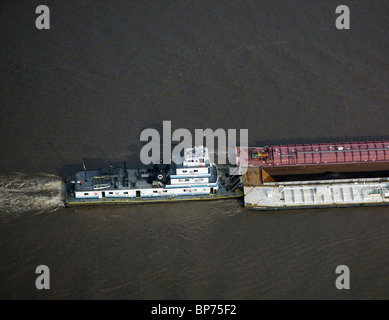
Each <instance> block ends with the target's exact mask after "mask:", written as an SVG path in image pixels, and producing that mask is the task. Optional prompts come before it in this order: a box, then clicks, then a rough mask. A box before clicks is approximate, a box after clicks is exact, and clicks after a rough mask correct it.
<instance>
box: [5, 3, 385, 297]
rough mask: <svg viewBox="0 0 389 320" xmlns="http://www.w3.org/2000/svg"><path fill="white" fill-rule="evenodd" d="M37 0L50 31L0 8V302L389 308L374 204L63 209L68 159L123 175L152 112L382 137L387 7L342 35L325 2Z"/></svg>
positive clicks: (305, 137) (257, 131)
mask: <svg viewBox="0 0 389 320" xmlns="http://www.w3.org/2000/svg"><path fill="white" fill-rule="evenodd" d="M44 4H46V5H47V6H48V7H49V8H50V29H49V30H37V28H36V27H35V19H36V18H37V17H38V14H36V13H35V8H36V6H37V5H38V4H37V3H36V2H34V1H22V0H12V1H11V0H5V1H2V2H1V4H0V35H1V36H0V43H1V46H0V62H1V63H0V298H1V299H388V298H389V268H388V265H389V235H388V230H389V207H371V208H346V209H315V210H308V209H307V210H290V211H283V212H254V211H248V210H246V209H244V208H243V201H242V200H227V201H215V202H194V203H188V202H186V203H173V204H142V205H131V206H110V207H84V208H65V207H64V206H63V188H64V183H63V181H64V179H65V178H66V176H68V175H70V174H71V173H73V171H74V170H76V169H80V168H82V166H81V159H83V158H85V159H86V163H87V166H88V167H89V168H90V169H92V168H98V167H100V166H104V165H107V164H108V163H114V162H122V161H126V162H127V166H128V167H138V166H140V165H141V161H140V158H139V154H140V150H141V149H142V147H143V146H144V145H145V143H146V142H142V141H140V135H141V132H142V131H143V130H144V129H147V128H154V129H157V130H158V131H159V132H161V133H162V123H163V121H164V120H167V121H171V126H172V130H173V131H174V130H176V129H179V128H186V129H188V130H190V132H191V133H192V134H193V133H194V130H195V129H206V128H211V129H212V130H216V129H218V128H222V129H225V130H227V129H237V130H239V129H248V132H249V135H248V136H249V145H250V146H261V145H271V144H280V143H302V142H306V143H308V142H333V141H350V140H351V141H354V140H363V139H389V132H388V119H389V108H388V102H389V91H388V87H389V72H388V71H389V55H388V52H389V25H388V15H389V2H388V1H385V0H372V1H362V0H361V1H352V2H350V3H349V8H350V18H351V19H350V22H351V24H350V25H351V28H350V29H349V30H338V29H337V28H336V26H335V20H336V18H337V17H338V16H339V15H337V14H336V13H335V9H336V7H337V6H338V5H341V4H343V3H341V2H339V1H333V0H328V1H327V0H326V1H324V0H323V1H318V0H315V1H313V0H302V1H297V0H276V1H261V0H245V1H220V0H215V1H201V0H200V1H188V0H182V1H170V0H166V1H154V0H150V1H130V0H129V1H108V0H106V1H103V0H93V1H92V0H82V1H81V0H80V1H71V0H67V1H50V0H47V1H45V3H44ZM164 143H166V141H165V142H164ZM161 144H163V142H162V141H161ZM39 265H46V266H48V267H49V269H50V289H49V290H37V289H36V287H35V280H36V278H37V277H38V275H37V274H36V273H35V269H36V267H37V266H39ZM339 265H346V266H348V267H349V270H350V290H338V289H337V288H336V286H335V280H336V278H337V277H338V276H339V275H338V274H336V273H335V269H336V267H337V266H339Z"/></svg>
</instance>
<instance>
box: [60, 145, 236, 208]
mask: <svg viewBox="0 0 389 320" xmlns="http://www.w3.org/2000/svg"><path fill="white" fill-rule="evenodd" d="M83 165H84V170H80V171H77V172H76V173H75V174H74V175H72V176H70V177H68V179H67V189H66V195H65V204H66V206H68V207H70V206H84V205H104V204H136V203H150V202H174V201H191V200H220V199H228V198H238V197H242V196H243V189H242V177H241V176H239V175H231V174H230V170H229V168H219V167H218V166H217V165H216V164H215V163H211V161H210V157H209V153H208V148H206V147H203V146H200V147H193V148H186V149H185V150H184V157H183V159H182V161H181V162H179V163H177V164H176V163H173V164H171V165H167V164H154V165H153V167H152V168H148V169H127V168H126V164H125V163H123V166H120V167H118V166H112V165H111V166H110V167H109V168H102V169H99V170H94V171H90V170H86V167H85V163H83Z"/></svg>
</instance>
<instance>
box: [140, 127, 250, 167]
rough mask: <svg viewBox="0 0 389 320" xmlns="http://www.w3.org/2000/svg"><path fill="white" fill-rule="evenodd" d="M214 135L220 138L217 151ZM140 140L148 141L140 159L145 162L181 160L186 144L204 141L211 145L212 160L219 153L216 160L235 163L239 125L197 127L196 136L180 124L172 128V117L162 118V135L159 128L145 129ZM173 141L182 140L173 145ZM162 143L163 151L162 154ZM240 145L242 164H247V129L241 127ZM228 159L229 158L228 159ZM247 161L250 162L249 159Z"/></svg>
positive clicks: (209, 147) (204, 143)
mask: <svg viewBox="0 0 389 320" xmlns="http://www.w3.org/2000/svg"><path fill="white" fill-rule="evenodd" d="M215 139H217V153H216V152H215V151H216V150H215ZM140 141H142V142H147V144H146V145H144V146H143V148H142V150H141V152H140V160H141V161H142V163H143V164H145V165H148V164H151V163H160V162H161V160H162V163H163V164H171V163H172V162H174V163H176V164H179V163H182V160H183V151H184V149H185V148H191V147H193V146H200V145H203V146H205V147H207V148H208V151H209V156H210V160H211V162H214V160H215V157H214V156H215V154H217V163H218V164H219V165H225V164H229V165H236V164H237V163H236V162H237V161H236V152H235V148H236V146H237V130H236V129H227V130H224V129H221V128H219V129H216V130H212V129H195V130H194V139H193V137H192V133H191V132H190V131H189V130H188V129H184V128H180V129H177V130H175V131H173V132H172V125H171V121H163V124H162V139H161V133H160V132H158V131H157V130H156V129H153V128H148V129H144V130H143V131H142V132H141V135H140ZM172 142H179V143H178V144H177V145H176V146H175V147H174V148H172ZM161 146H162V155H161ZM239 146H240V148H241V154H240V157H239V161H240V164H241V165H242V164H244V163H242V162H244V159H246V161H247V159H248V157H247V156H246V157H245V156H244V151H245V150H246V153H247V148H248V129H239ZM227 160H228V161H227ZM246 163H247V162H246Z"/></svg>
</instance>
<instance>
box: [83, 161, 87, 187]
mask: <svg viewBox="0 0 389 320" xmlns="http://www.w3.org/2000/svg"><path fill="white" fill-rule="evenodd" d="M82 166H83V167H84V173H85V182H86V181H88V177H87V176H86V167H85V159H82Z"/></svg>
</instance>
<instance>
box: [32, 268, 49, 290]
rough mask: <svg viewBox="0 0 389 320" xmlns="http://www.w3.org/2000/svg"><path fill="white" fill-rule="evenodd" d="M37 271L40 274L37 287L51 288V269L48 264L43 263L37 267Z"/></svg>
mask: <svg viewBox="0 0 389 320" xmlns="http://www.w3.org/2000/svg"><path fill="white" fill-rule="evenodd" d="M35 273H37V274H40V276H38V277H37V278H36V280H35V287H36V288H37V289H38V290H42V289H50V269H49V267H48V266H45V265H44V264H41V265H39V266H37V267H36V269H35Z"/></svg>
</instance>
